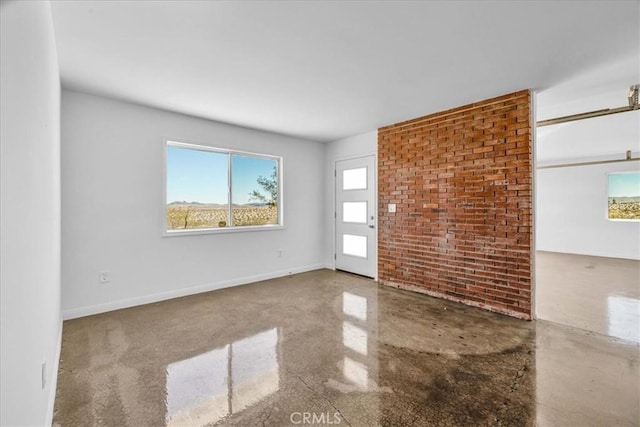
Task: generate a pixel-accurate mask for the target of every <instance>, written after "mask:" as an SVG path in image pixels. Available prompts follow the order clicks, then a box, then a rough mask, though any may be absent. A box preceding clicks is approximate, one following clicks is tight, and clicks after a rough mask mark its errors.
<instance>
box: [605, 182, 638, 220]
mask: <svg viewBox="0 0 640 427" xmlns="http://www.w3.org/2000/svg"><path fill="white" fill-rule="evenodd" d="M607 184H608V196H609V202H608V207H607V218H609V219H613V220H631V221H640V172H620V173H610V174H609V176H608V183H607Z"/></svg>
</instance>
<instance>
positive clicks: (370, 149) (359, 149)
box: [323, 129, 378, 268]
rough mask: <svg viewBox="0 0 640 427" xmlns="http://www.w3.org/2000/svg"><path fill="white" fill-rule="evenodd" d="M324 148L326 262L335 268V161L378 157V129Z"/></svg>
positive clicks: (326, 264) (329, 144)
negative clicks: (368, 156)
mask: <svg viewBox="0 0 640 427" xmlns="http://www.w3.org/2000/svg"><path fill="white" fill-rule="evenodd" d="M324 149H325V152H324V170H323V177H324V201H325V203H324V210H323V218H324V263H325V266H326V267H327V268H335V260H334V258H333V254H334V253H335V237H336V236H335V219H334V212H335V201H336V196H335V177H334V170H335V163H336V160H343V159H347V158H353V157H361V156H367V155H371V154H373V155H375V156H376V158H377V152H378V130H377V129H376V130H373V131H371V132H367V133H363V134H360V135H354V136H351V137H348V138H344V139H339V140H337V141H333V142H330V143H328V144H326V145H325V147H324ZM376 191H377V190H376Z"/></svg>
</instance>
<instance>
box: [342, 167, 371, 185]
mask: <svg viewBox="0 0 640 427" xmlns="http://www.w3.org/2000/svg"><path fill="white" fill-rule="evenodd" d="M366 188H367V168H358V169H345V170H343V171H342V189H343V190H365V189H366Z"/></svg>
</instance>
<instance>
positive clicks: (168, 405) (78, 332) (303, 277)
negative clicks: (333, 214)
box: [54, 270, 640, 427]
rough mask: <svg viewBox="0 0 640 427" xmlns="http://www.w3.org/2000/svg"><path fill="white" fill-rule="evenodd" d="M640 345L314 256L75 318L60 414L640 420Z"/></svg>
mask: <svg viewBox="0 0 640 427" xmlns="http://www.w3.org/2000/svg"><path fill="white" fill-rule="evenodd" d="M639 365H640V356H639V347H638V345H636V344H634V343H630V342H628V341H623V340H618V339H615V338H611V337H606V336H602V335H598V334H593V333H588V332H585V331H581V330H578V329H573V328H570V327H565V326H561V325H558V324H555V323H551V322H545V321H537V322H526V321H521V320H516V319H512V318H509V317H505V316H501V315H497V314H493V313H489V312H486V311H483V310H480V309H476V308H471V307H466V306H463V305H459V304H455V303H451V302H447V301H442V300H437V299H433V298H430V297H427V296H425V295H419V294H414V293H410V292H406V291H400V290H397V289H391V288H387V287H382V286H378V285H376V284H375V283H374V282H372V281H370V280H367V279H363V278H360V277H356V276H351V275H349V274H346V273H338V272H333V271H330V270H318V271H313V272H309V273H304V274H299V275H294V276H291V277H286V278H280V279H274V280H269V281H264V282H259V283H255V284H251V285H245V286H240V287H235V288H230V289H225V290H220V291H216V292H211V293H207V294H200V295H195V296H190V297H185V298H180V299H175V300H171V301H166V302H161V303H156V304H150V305H146V306H141V307H136V308H131V309H126V310H120V311H114V312H110V313H105V314H101V315H96V316H91V317H86V318H81V319H76V320H71V321H67V322H65V323H64V332H63V345H62V357H61V362H60V371H59V377H58V388H57V396H56V402H55V413H54V425H56V426H90V425H105V426H136V427H138V426H162V425H178V426H191V425H194V426H201V425H239V426H252V425H273V426H281V425H310V424H315V425H323V424H324V425H347V426H375V425H389V426H423V425H425V426H426V425H429V426H431V425H434V426H438V425H443V426H445V425H446V426H449V425H461V426H470V425H513V426H525V425H534V424H538V425H544V426H547V425H548V426H570V425H575V426H586V425H638V423H639V421H640V412H639V387H638V384H639V382H638V380H639Z"/></svg>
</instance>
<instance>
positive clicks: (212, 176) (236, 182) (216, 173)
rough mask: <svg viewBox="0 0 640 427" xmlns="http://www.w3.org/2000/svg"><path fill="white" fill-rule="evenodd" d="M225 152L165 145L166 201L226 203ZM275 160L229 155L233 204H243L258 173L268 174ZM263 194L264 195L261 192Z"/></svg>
mask: <svg viewBox="0 0 640 427" xmlns="http://www.w3.org/2000/svg"><path fill="white" fill-rule="evenodd" d="M228 156H229V155H228V154H226V153H218V152H214V151H206V150H197V149H193V148H186V147H178V146H173V145H168V146H167V203H172V202H182V201H184V202H198V203H216V204H227V203H228V195H227V192H228V187H229V185H228V159H229V157H228ZM276 165H277V161H276V160H274V159H265V158H259V157H252V156H242V155H233V156H232V170H233V203H234V204H246V203H250V202H254V201H251V200H249V194H250V193H251V191H253V190H258V191H260V192H262V193H263V194H265V193H264V191H263V190H262V188H261V187H260V185H258V182H257V179H258V177H260V176H264V177H271V174H272V173H273V168H274V166H276ZM265 195H266V194H265Z"/></svg>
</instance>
